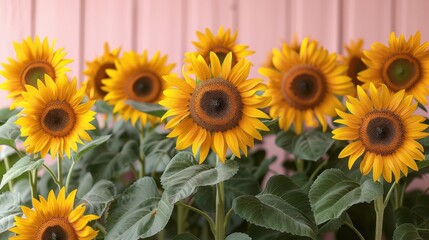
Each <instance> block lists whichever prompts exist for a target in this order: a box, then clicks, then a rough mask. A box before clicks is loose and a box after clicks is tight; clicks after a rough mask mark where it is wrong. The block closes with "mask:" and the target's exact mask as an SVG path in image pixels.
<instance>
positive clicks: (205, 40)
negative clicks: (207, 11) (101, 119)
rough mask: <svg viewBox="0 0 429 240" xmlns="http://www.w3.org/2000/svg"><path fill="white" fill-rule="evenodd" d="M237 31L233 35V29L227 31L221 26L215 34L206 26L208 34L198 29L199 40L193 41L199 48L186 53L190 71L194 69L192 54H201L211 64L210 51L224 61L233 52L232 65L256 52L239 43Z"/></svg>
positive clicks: (195, 55) (186, 61)
mask: <svg viewBox="0 0 429 240" xmlns="http://www.w3.org/2000/svg"><path fill="white" fill-rule="evenodd" d="M237 34H238V33H237V31H236V32H235V33H234V34H232V35H231V29H227V30H226V31H225V30H224V28H223V27H222V26H221V27H219V30H218V32H217V35H216V36H215V35H214V34H213V33H212V32H211V31H210V29H208V28H206V34H204V33H202V32H200V31H197V36H198V40H199V41H198V42H192V44H194V46H195V47H196V48H197V51H196V52H187V53H185V60H184V61H185V63H187V64H188V71H190V72H193V71H194V70H193V69H192V64H191V63H192V56H194V57H197V56H198V55H201V56H202V57H203V58H204V59H205V60H206V62H207V64H209V65H210V52H214V53H215V54H216V55H217V56H218V58H219V60H220V62H221V63H222V62H223V61H224V59H225V56H226V55H227V54H228V53H229V52H231V53H232V66H234V65H235V64H237V62H238V61H240V60H241V59H243V58H245V57H247V56H249V55H252V54H253V53H254V52H253V51H250V50H248V49H247V48H248V46H246V45H244V44H238V43H237Z"/></svg>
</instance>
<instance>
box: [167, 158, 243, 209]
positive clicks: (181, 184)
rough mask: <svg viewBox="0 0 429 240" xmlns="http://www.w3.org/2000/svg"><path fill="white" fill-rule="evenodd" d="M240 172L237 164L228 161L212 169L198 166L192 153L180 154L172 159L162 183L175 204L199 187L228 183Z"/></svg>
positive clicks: (170, 199)
mask: <svg viewBox="0 0 429 240" xmlns="http://www.w3.org/2000/svg"><path fill="white" fill-rule="evenodd" d="M237 171H238V165H237V162H235V161H234V160H227V161H225V163H224V164H218V166H216V167H212V166H210V165H207V164H198V162H197V160H196V159H195V158H194V156H193V155H192V153H190V152H179V153H178V154H177V155H176V156H174V157H173V159H171V161H170V163H169V164H168V165H167V167H166V169H165V171H164V173H163V174H162V176H161V183H162V186H163V187H164V189H165V193H166V194H167V195H168V200H169V201H170V202H171V203H172V204H174V203H176V202H178V201H180V200H182V199H184V198H186V197H189V196H191V195H192V194H193V193H194V192H195V189H196V188H197V187H200V186H210V185H215V184H216V183H219V182H222V181H226V180H228V179H230V178H231V177H232V176H234V175H235V174H236V173H237Z"/></svg>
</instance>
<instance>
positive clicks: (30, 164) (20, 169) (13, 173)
mask: <svg viewBox="0 0 429 240" xmlns="http://www.w3.org/2000/svg"><path fill="white" fill-rule="evenodd" d="M43 162H44V160H43V159H39V160H37V161H34V160H33V159H31V158H30V157H29V156H25V157H23V158H21V159H19V160H18V162H16V163H15V164H14V165H13V166H12V167H11V168H10V169H9V171H7V172H6V173H5V174H4V175H3V178H2V180H1V183H0V189H2V188H3V187H4V185H5V184H7V183H8V182H9V181H10V180H12V179H15V178H17V177H19V176H21V175H22V174H23V173H26V172H28V171H31V170H35V169H38V168H39V167H40V166H41V165H42V164H43Z"/></svg>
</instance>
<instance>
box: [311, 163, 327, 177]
mask: <svg viewBox="0 0 429 240" xmlns="http://www.w3.org/2000/svg"><path fill="white" fill-rule="evenodd" d="M327 164H328V161H323V162H322V163H321V164H320V165H319V166H317V168H316V170H314V172H313V173H312V174H311V176H310V179H309V181H313V180H314V178H316V176H317V174H318V173H319V172H320V170H322V168H324V167H325V166H326V165H327Z"/></svg>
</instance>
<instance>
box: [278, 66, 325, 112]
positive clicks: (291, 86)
mask: <svg viewBox="0 0 429 240" xmlns="http://www.w3.org/2000/svg"><path fill="white" fill-rule="evenodd" d="M325 89H326V86H325V78H324V76H323V75H322V74H321V73H320V71H319V70H317V69H315V68H313V67H310V66H305V65H304V66H297V67H295V68H292V69H291V70H290V71H289V73H288V74H286V75H285V77H284V78H283V80H282V83H281V90H282V95H283V99H284V100H285V101H286V102H287V103H288V104H289V105H291V106H292V107H294V108H297V109H300V110H305V109H309V108H314V107H316V106H317V105H319V104H320V103H321V101H322V100H323V97H324V96H325Z"/></svg>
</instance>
